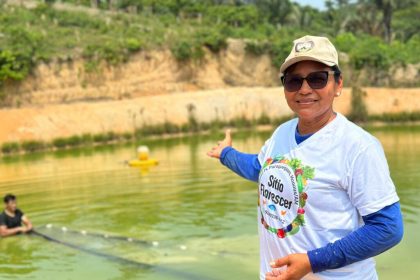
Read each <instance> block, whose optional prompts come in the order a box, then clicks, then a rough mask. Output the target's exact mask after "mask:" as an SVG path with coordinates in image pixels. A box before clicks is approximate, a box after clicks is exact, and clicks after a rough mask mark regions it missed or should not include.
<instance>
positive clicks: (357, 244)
mask: <svg viewBox="0 0 420 280" xmlns="http://www.w3.org/2000/svg"><path fill="white" fill-rule="evenodd" d="M363 221H364V222H365V224H364V225H363V226H362V227H360V228H359V229H357V230H355V231H354V232H352V233H350V234H349V235H347V236H346V237H344V238H342V239H340V240H337V241H335V242H334V243H329V244H328V245H327V246H325V247H322V248H319V249H315V250H312V251H308V256H309V260H310V262H311V267H312V271H313V272H320V271H323V270H326V269H334V268H340V267H343V266H345V265H349V264H351V263H354V262H357V261H361V260H364V259H367V258H370V257H373V256H376V255H378V254H380V253H382V252H384V251H386V250H388V249H390V248H391V247H393V246H395V245H397V244H398V243H399V242H400V241H401V239H402V237H403V232H404V225H403V220H402V216H401V209H400V203H399V202H396V203H394V204H392V205H389V206H387V207H384V208H383V209H381V210H379V211H378V212H375V213H373V214H370V215H367V216H364V217H363Z"/></svg>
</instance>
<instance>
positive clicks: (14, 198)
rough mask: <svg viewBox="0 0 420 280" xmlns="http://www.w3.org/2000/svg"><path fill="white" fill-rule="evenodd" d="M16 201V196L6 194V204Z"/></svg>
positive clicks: (4, 199)
mask: <svg viewBox="0 0 420 280" xmlns="http://www.w3.org/2000/svg"><path fill="white" fill-rule="evenodd" d="M14 200H16V196H15V195H13V194H10V193H9V194H6V195H5V196H4V198H3V201H4V203H9V202H10V201H14Z"/></svg>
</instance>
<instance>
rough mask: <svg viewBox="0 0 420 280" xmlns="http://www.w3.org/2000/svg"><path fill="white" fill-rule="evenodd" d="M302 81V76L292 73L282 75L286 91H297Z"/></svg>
mask: <svg viewBox="0 0 420 280" xmlns="http://www.w3.org/2000/svg"><path fill="white" fill-rule="evenodd" d="M302 83H303V78H302V77H299V76H294V75H286V76H285V77H284V87H285V88H286V90H287V91H297V90H299V89H300V87H301V86H302Z"/></svg>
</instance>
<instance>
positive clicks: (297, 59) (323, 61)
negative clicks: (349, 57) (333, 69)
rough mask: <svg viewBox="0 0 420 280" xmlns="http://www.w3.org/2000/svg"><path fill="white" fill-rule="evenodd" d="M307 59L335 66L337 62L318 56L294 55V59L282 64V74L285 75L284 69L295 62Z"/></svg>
mask: <svg viewBox="0 0 420 280" xmlns="http://www.w3.org/2000/svg"><path fill="white" fill-rule="evenodd" d="M305 60H310V61H316V62H320V63H322V64H325V65H327V66H334V65H336V64H335V62H332V61H326V60H321V59H317V58H314V57H312V56H297V57H294V58H292V59H289V60H288V61H286V62H285V63H283V64H282V65H281V66H280V75H283V74H284V71H285V70H286V69H287V68H289V67H290V66H292V65H293V64H295V63H298V62H301V61H305Z"/></svg>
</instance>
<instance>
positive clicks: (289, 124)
mask: <svg viewBox="0 0 420 280" xmlns="http://www.w3.org/2000/svg"><path fill="white" fill-rule="evenodd" d="M297 121H298V119H297V118H293V119H290V120H288V121H285V122H283V123H281V124H280V125H279V126H277V128H276V130H274V132H273V136H275V135H278V134H282V133H290V131H292V132H294V130H295V129H296V124H297Z"/></svg>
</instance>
